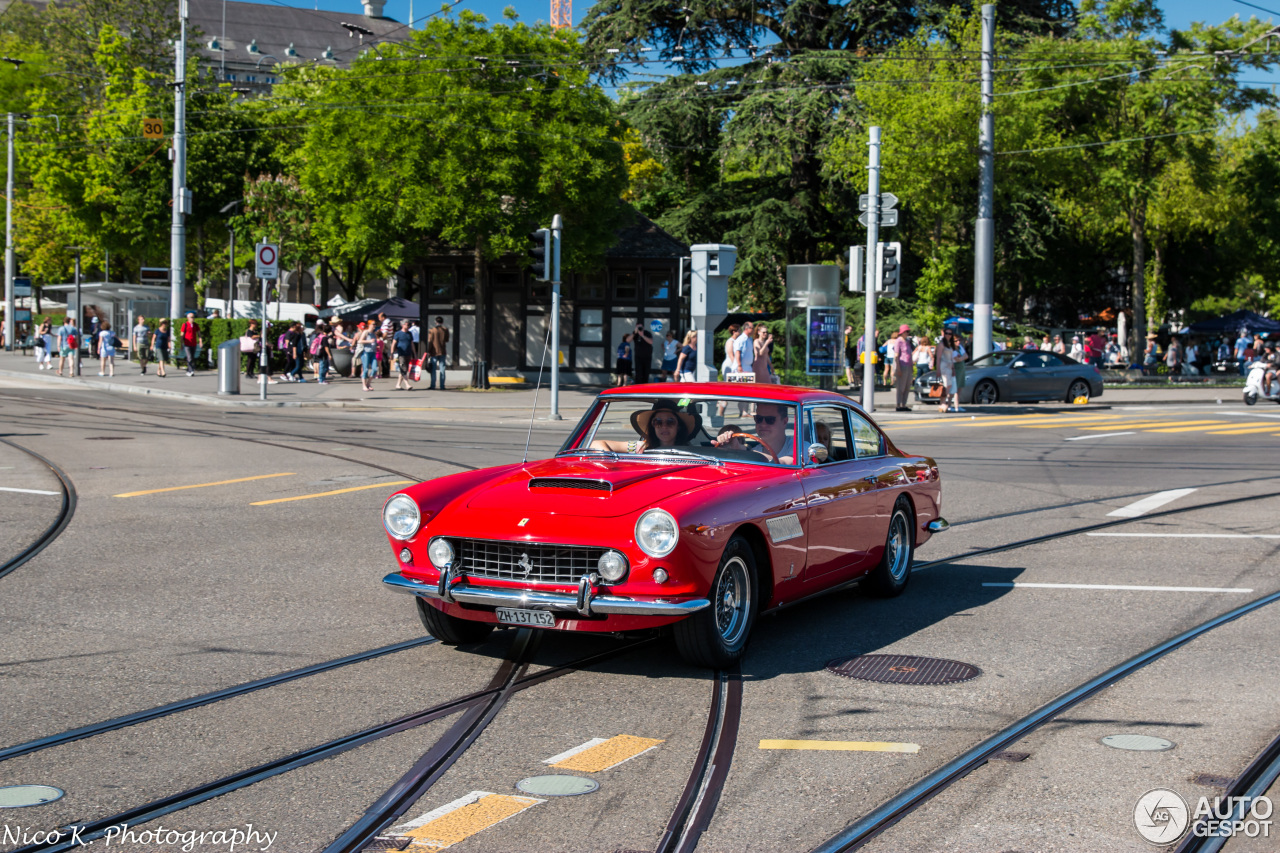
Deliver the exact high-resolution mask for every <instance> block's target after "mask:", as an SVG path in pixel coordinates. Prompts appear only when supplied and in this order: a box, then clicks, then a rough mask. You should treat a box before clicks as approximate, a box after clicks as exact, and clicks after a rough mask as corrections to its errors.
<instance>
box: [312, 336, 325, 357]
mask: <svg viewBox="0 0 1280 853" xmlns="http://www.w3.org/2000/svg"><path fill="white" fill-rule="evenodd" d="M323 346H324V335H323V334H321V333H319V332H317V333H316V336H315V337H314V338H312V339H311V354H312V355H319V354H320V348H321V347H323Z"/></svg>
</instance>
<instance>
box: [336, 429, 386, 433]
mask: <svg viewBox="0 0 1280 853" xmlns="http://www.w3.org/2000/svg"><path fill="white" fill-rule="evenodd" d="M334 432H377V430H376V429H337V430H334Z"/></svg>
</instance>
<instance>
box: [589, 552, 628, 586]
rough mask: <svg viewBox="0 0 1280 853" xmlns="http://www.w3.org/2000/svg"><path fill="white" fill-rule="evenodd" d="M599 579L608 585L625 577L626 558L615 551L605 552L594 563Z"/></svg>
mask: <svg viewBox="0 0 1280 853" xmlns="http://www.w3.org/2000/svg"><path fill="white" fill-rule="evenodd" d="M596 567H597V568H598V569H599V570H600V577H602V578H604V579H605V580H606V581H608V582H609V583H617V582H618V581H620V580H622V579H623V578H624V577H626V575H627V558H626V557H624V556H622V555H621V554H619V553H618V552H617V551H605V552H604V553H603V554H601V555H600V560H599V561H598V562H597V563H596Z"/></svg>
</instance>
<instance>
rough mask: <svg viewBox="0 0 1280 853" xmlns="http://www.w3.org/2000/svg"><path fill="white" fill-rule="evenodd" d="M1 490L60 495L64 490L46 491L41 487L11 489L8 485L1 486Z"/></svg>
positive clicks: (26, 493) (27, 493)
mask: <svg viewBox="0 0 1280 853" xmlns="http://www.w3.org/2000/svg"><path fill="white" fill-rule="evenodd" d="M0 492H21V493H22V494H24V495H60V494H62V492H46V491H43V490H41V489H10V488H8V487H7V486H0Z"/></svg>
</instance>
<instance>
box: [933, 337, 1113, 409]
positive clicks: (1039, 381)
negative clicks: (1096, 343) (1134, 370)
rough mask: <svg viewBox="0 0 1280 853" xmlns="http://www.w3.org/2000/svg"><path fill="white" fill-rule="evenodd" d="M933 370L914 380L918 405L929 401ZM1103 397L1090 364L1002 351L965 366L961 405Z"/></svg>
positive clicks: (1045, 354)
mask: <svg viewBox="0 0 1280 853" xmlns="http://www.w3.org/2000/svg"><path fill="white" fill-rule="evenodd" d="M934 375H935V372H934V371H932V370H931V371H929V372H927V373H924V374H921V375H920V377H919V378H917V379H916V381H915V392H916V401H917V402H928V401H929V400H930V399H931V398H930V397H929V385H930V384H931V380H932V379H933V377H934ZM1101 396H1102V374H1101V373H1100V372H1099V371H1098V368H1096V367H1094V366H1093V365H1091V364H1081V363H1080V362H1078V361H1076V360H1075V359H1072V358H1068V357H1067V356H1065V355H1058V354H1057V353H1052V352H1042V351H1040V350H1004V351H1001V352H993V353H988V354H987V355H984V356H982V357H981V358H975V359H974V360H973V361H971V362H969V363H968V364H967V365H966V370H965V383H964V387H963V388H961V389H960V403H962V404H963V403H972V404H976V405H979V406H986V405H990V404H991V403H1009V402H1038V401H1040V400H1062V401H1064V402H1067V403H1070V402H1072V401H1074V400H1075V399H1077V398H1079V397H1084V398H1085V399H1092V398H1093V397H1101Z"/></svg>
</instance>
